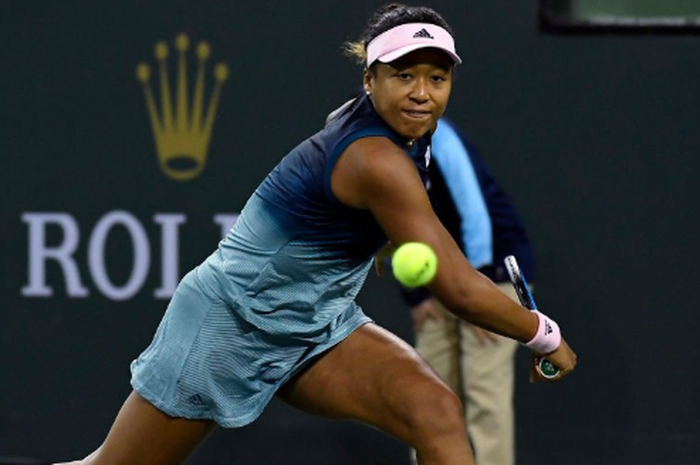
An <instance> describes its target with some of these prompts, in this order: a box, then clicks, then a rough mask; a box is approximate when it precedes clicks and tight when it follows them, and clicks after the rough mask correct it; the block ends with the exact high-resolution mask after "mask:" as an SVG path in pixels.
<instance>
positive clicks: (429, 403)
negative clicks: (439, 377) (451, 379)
mask: <svg viewBox="0 0 700 465" xmlns="http://www.w3.org/2000/svg"><path fill="white" fill-rule="evenodd" d="M413 397H414V398H413V401H412V404H411V405H410V406H409V410H408V413H409V420H408V422H409V428H410V431H411V435H412V436H416V437H434V436H442V435H444V434H454V433H455V432H461V431H463V430H464V429H465V425H464V407H463V405H462V402H461V401H460V399H459V397H457V395H456V394H455V393H454V392H452V391H451V390H450V389H449V388H448V387H447V386H445V385H444V384H442V383H430V384H428V385H426V386H422V387H420V388H418V389H416V392H415V395H414V396H413Z"/></svg>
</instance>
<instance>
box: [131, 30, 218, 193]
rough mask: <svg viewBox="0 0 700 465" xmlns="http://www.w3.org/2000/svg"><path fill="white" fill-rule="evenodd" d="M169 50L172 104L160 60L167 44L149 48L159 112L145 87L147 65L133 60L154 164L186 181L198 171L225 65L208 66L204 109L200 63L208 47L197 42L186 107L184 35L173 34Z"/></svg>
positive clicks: (163, 60)
mask: <svg viewBox="0 0 700 465" xmlns="http://www.w3.org/2000/svg"><path fill="white" fill-rule="evenodd" d="M175 48H176V50H177V55H178V58H177V80H176V83H175V96H174V97H175V98H174V102H173V95H172V93H171V91H170V80H169V77H168V66H167V63H166V60H167V58H168V53H169V50H168V45H167V44H166V43H165V42H164V41H160V42H158V43H157V44H156V46H155V57H156V59H157V60H158V73H159V75H160V101H161V112H160V114H159V113H158V108H157V107H156V100H155V98H154V96H153V90H152V89H151V83H150V77H151V68H150V67H149V66H148V65H147V64H146V63H141V64H139V65H138V66H137V68H136V77H137V78H138V80H139V81H141V83H142V84H143V90H144V93H145V95H146V106H147V107H148V116H149V118H150V120H151V127H152V129H153V137H154V139H155V142H156V150H157V151H158V161H159V163H160V168H161V169H162V170H163V172H164V173H165V174H166V175H168V176H169V177H170V178H172V179H174V180H177V181H187V180H190V179H193V178H195V177H196V176H198V175H199V174H200V173H201V172H202V170H203V169H204V165H205V163H206V159H207V151H208V150H209V141H210V138H211V134H212V129H213V126H214V118H215V116H216V110H217V107H218V104H219V100H220V98H221V88H222V86H223V83H224V81H226V79H227V78H228V68H227V66H226V65H225V64H223V63H219V64H217V65H216V67H215V68H214V79H215V85H214V90H213V92H212V94H211V98H210V100H209V106H208V107H207V108H206V109H205V102H204V101H205V96H204V83H205V75H206V72H205V64H206V61H207V60H208V59H209V57H210V56H211V47H210V46H209V44H208V43H206V42H204V41H201V42H199V44H197V49H196V54H197V59H198V62H197V70H196V79H195V84H194V89H193V95H192V98H191V106H190V97H189V96H188V79H187V77H188V73H187V51H188V50H189V48H190V40H189V38H188V37H187V35H185V34H178V36H177V37H176V38H175ZM205 110H206V111H205Z"/></svg>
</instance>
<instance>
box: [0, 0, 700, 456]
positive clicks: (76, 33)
mask: <svg viewBox="0 0 700 465" xmlns="http://www.w3.org/2000/svg"><path fill="white" fill-rule="evenodd" d="M380 4H381V3H380V2H374V1H369V0H368V1H354V2H349V1H328V0H314V1H311V0H309V1H306V2H284V1H268V0H264V1H263V0H260V1H255V2H242V1H226V2H224V1H209V2H184V1H168V2H165V1H149V2H143V1H139V2H136V1H121V2H92V1H85V0H75V1H65V2H49V1H38V0H34V1H26V2H25V1H9V2H4V3H3V5H2V7H0V41H1V43H2V52H0V102H1V103H2V111H0V148H1V153H2V157H3V161H4V163H3V169H2V170H0V182H1V185H2V186H3V194H2V202H0V215H1V216H0V232H1V237H2V241H1V242H0V247H1V249H0V253H1V254H2V260H1V261H0V263H1V265H0V266H1V267H2V268H1V269H2V278H1V279H0V314H1V316H2V319H1V321H0V456H3V455H15V456H31V457H37V458H39V459H44V460H56V459H67V458H77V457H81V456H83V455H85V454H86V453H88V452H89V451H90V450H92V448H94V447H96V446H98V445H99V442H100V441H101V440H102V438H103V437H104V435H105V434H106V432H107V431H108V428H109V426H110V424H111V421H112V419H113V417H114V414H115V413H116V411H117V409H118V408H119V406H120V405H121V402H122V401H123V399H124V398H125V396H126V395H127V394H128V392H129V390H130V387H129V384H128V380H129V370H128V368H129V363H130V361H131V360H132V359H133V358H134V357H136V356H137V355H138V354H139V353H140V351H141V350H143V349H144V348H145V347H146V345H147V344H148V343H149V341H150V338H151V336H152V334H153V331H154V330H155V327H156V325H157V323H158V321H159V319H160V317H161V315H162V312H163V310H164V308H165V305H166V304H167V297H168V295H169V292H171V291H172V287H173V286H174V283H175V282H176V281H177V279H178V278H179V277H180V276H182V274H183V273H184V272H186V271H187V270H189V269H190V268H191V267H192V266H194V265H196V264H197V263H199V262H200V261H201V260H202V259H203V258H205V257H206V256H207V255H208V254H209V253H211V252H212V251H213V250H214V248H215V247H216V244H217V242H218V240H219V238H220V237H221V234H222V229H223V228H225V227H226V225H228V224H230V222H231V221H233V220H234V219H235V214H236V213H237V212H239V211H240V209H241V208H242V206H243V204H244V202H245V200H246V198H247V197H248V195H249V194H250V193H251V192H252V190H253V189H254V188H255V187H256V186H257V184H258V183H259V182H260V181H261V179H262V178H263V176H264V175H265V174H266V173H267V171H268V170H269V169H271V168H272V167H273V166H274V165H275V164H276V163H277V161H278V160H279V159H280V158H281V157H282V156H283V155H284V154H285V153H286V152H287V151H288V150H289V149H291V148H292V147H293V146H294V145H296V144H297V143H298V142H300V141H301V140H302V139H303V138H304V137H306V136H308V135H310V134H312V133H313V132H315V131H316V130H318V129H319V128H320V126H321V125H322V123H323V121H324V118H325V116H326V114H327V113H328V112H329V111H331V110H332V109H334V108H335V107H336V106H338V105H339V104H340V103H342V102H343V101H344V100H345V99H346V98H347V97H348V96H350V95H351V94H352V93H354V92H355V91H357V90H358V89H359V86H360V84H361V69H360V68H359V67H358V66H356V65H354V64H353V63H352V62H350V61H349V60H348V59H346V58H344V57H343V56H342V54H341V50H340V47H341V45H342V43H343V42H344V41H346V40H348V39H354V38H355V37H356V36H357V35H358V34H359V31H360V29H361V28H362V27H363V25H364V21H365V18H366V17H367V16H368V14H369V13H370V12H371V11H373V10H374V9H375V8H376V7H377V6H379V5H380ZM431 6H433V7H434V8H436V9H437V10H438V11H440V12H441V13H443V14H444V16H445V17H446V18H447V19H448V21H449V22H450V23H451V24H452V26H453V27H454V29H455V31H456V35H457V43H458V47H459V51H460V54H461V55H462V57H463V58H464V64H463V65H462V66H461V67H460V68H459V70H458V76H457V80H456V83H455V88H454V93H453V98H452V100H451V103H450V107H449V109H448V114H449V115H450V116H451V117H452V118H453V119H454V120H455V121H456V122H457V123H458V124H459V125H460V126H461V127H462V128H463V129H465V130H466V131H467V132H468V133H469V134H470V135H471V136H472V137H473V139H474V140H475V142H476V143H477V145H478V146H479V148H480V149H481V151H482V153H483V155H484V156H485V158H486V159H487V162H488V163H489V165H490V167H491V168H492V170H493V172H494V173H495V174H496V175H497V177H498V178H499V179H500V181H501V183H502V184H503V186H504V187H505V188H506V190H507V191H509V193H510V194H511V196H512V197H513V199H514V200H515V202H516V204H517V205H518V206H519V208H520V210H521V212H522V215H523V217H524V219H525V220H526V223H527V224H528V226H529V231H530V236H531V238H532V240H533V242H534V244H535V248H536V251H537V254H538V257H539V265H540V266H539V277H538V280H537V288H538V301H539V304H540V306H541V307H542V308H543V309H544V310H545V311H546V312H547V313H549V314H551V315H552V316H553V317H555V318H556V319H557V320H559V321H560V323H561V325H562V327H563V328H564V329H565V335H566V337H567V339H568V340H569V341H570V342H571V344H572V346H573V347H574V348H575V349H576V350H577V351H578V353H579V355H580V365H579V370H578V371H577V372H576V373H575V374H574V375H573V376H571V377H570V378H569V379H567V380H566V381H565V382H562V383H559V384H557V385H530V384H529V383H528V382H527V365H528V358H527V354H526V353H525V351H523V350H521V352H520V353H519V356H518V372H519V378H518V386H517V411H518V416H517V426H518V456H519V461H518V463H520V464H535V463H553V464H611V465H612V464H614V465H619V464H627V463H629V464H632V463H635V464H636V463H664V464H667V465H681V464H690V463H696V461H697V457H699V456H700V440H699V439H698V438H700V420H699V418H700V417H699V416H698V414H699V413H700V408H699V407H700V406H699V403H698V394H697V393H698V392H700V381H699V376H700V375H699V374H698V366H700V344H699V343H698V340H697V335H698V333H700V324H699V323H698V321H699V319H698V318H697V317H696V314H697V313H698V302H700V295H699V289H700V286H698V284H697V283H696V282H695V281H696V279H694V278H695V277H696V274H697V272H696V270H695V268H696V265H695V261H696V259H697V257H698V256H700V250H699V246H698V237H699V233H700V228H699V227H698V215H699V214H700V201H699V200H698V197H699V195H698V194H699V188H698V181H697V179H698V174H699V173H700V161H699V160H700V153H699V150H700V131H699V130H698V129H699V125H700V93H699V92H698V79H699V77H700V61H698V58H697V57H698V50H699V46H700V39H698V38H697V37H692V36H664V37H657V36H652V35H641V36H630V35H626V36H611V35H608V36H556V35H545V34H542V33H540V32H538V29H537V6H536V4H535V2H506V1H503V0H498V1H493V2H463V1H456V0H453V1H447V0H444V1H434V2H431ZM181 33H184V34H186V35H187V37H188V39H189V44H188V45H189V47H188V48H187V49H186V50H185V51H184V52H183V56H184V57H185V60H186V63H185V68H186V69H187V73H188V74H187V82H188V85H187V89H186V93H187V96H188V99H189V101H190V107H189V108H188V112H190V114H192V113H197V112H199V111H201V117H197V118H195V119H196V120H197V121H200V122H201V128H202V129H206V128H207V119H206V116H207V112H208V111H212V112H213V113H215V119H214V120H213V125H211V127H210V129H211V133H210V134H208V135H207V131H203V132H202V133H197V132H195V131H194V130H193V129H192V128H184V127H180V126H178V121H180V116H178V112H177V94H178V87H177V83H178V82H182V75H181V74H178V56H179V55H178V53H179V52H178V49H177V44H176V37H177V36H178V34H181ZM181 40H183V39H181ZM159 41H165V43H166V44H167V49H168V56H167V58H165V61H164V63H165V66H166V67H167V72H168V75H169V83H170V84H169V85H170V91H171V100H172V102H171V103H172V105H173V107H172V108H171V110H170V112H168V113H169V114H171V115H172V130H171V131H170V132H168V131H167V130H166V129H163V128H161V130H160V132H157V134H158V137H159V138H160V139H159V141H160V142H159V144H158V145H157V144H156V137H155V135H154V134H156V133H154V128H153V126H152V120H151V117H150V116H149V112H148V109H147V91H146V90H145V89H150V90H151V92H152V96H153V99H154V104H155V108H156V111H157V112H159V114H160V115H162V113H163V103H162V100H161V81H160V79H161V78H160V71H159V64H158V60H157V59H156V57H155V55H154V52H155V50H154V49H155V48H156V44H157V43H158V42H159ZM202 41H205V42H207V43H208V50H206V49H207V47H206V46H204V50H202V49H201V48H200V52H199V53H203V54H204V56H208V59H207V60H206V61H205V62H204V64H203V65H202V66H200V65H198V58H197V50H198V47H199V44H200V42H202ZM180 45H181V46H184V45H187V44H184V43H181V44H180ZM161 48H162V47H161ZM207 51H208V52H209V53H206V52H207ZM161 52H163V50H161ZM140 64H146V65H147V66H148V69H149V70H150V79H149V80H148V85H147V86H144V84H143V83H142V82H141V81H139V79H138V78H137V67H138V66H139V65H140ZM219 64H222V65H225V68H222V67H218V68H217V66H218V65H219ZM200 67H201V69H204V70H205V73H206V74H205V80H204V85H203V86H202V91H203V96H204V97H203V99H202V100H201V102H200V103H201V104H199V105H196V104H194V103H193V101H196V99H195V98H194V97H193V95H194V94H195V93H196V91H195V89H196V88H197V84H196V79H197V72H198V70H199V69H200ZM144 69H145V68H144ZM217 69H218V70H219V71H216V70H217ZM142 73H145V71H143V70H142ZM217 73H218V77H219V78H220V79H223V78H225V80H223V81H222V82H221V83H220V87H219V90H220V93H219V94H217V93H216V92H218V91H215V89H216V87H217V85H216V79H215V77H216V76H217ZM141 77H145V75H144V74H142V75H141ZM212 104H216V108H215V109H211V110H210V108H211V105H212ZM214 110H215V111H214ZM180 146H182V147H188V152H187V153H184V154H179V155H184V158H181V159H177V160H173V159H170V158H168V162H169V164H168V165H167V166H168V167H169V169H170V170H169V171H166V170H164V169H163V167H162V166H161V164H160V163H159V154H160V156H161V157H170V156H172V155H178V154H177V153H172V152H171V151H168V147H180ZM158 147H160V149H161V150H160V151H159V150H158ZM205 155H206V158H205ZM197 167H199V168H201V171H199V172H193V171H191V170H193V169H195V168H197ZM173 171H176V172H177V173H180V174H179V175H178V174H173ZM183 173H184V174H183ZM174 176H180V177H183V176H191V177H192V178H191V179H189V180H177V179H174ZM360 300H361V304H362V305H363V307H364V308H365V310H366V311H367V313H369V314H370V315H371V316H372V317H374V318H375V319H376V320H377V321H378V322H380V323H381V324H383V325H384V326H386V327H388V328H390V329H391V330H393V331H395V332H396V333H397V334H399V335H400V336H402V337H404V338H406V339H408V340H411V339H412V335H411V330H410V324H409V321H408V314H407V311H406V309H405V307H404V306H403V305H402V304H401V302H400V301H399V299H398V296H397V292H396V286H395V284H394V282H393V281H392V280H391V279H390V278H385V279H379V278H376V277H374V276H372V277H371V278H370V280H369V282H368V284H367V286H366V289H365V290H364V291H363V292H362V294H361V299H360ZM282 461H284V462H287V463H337V464H358V463H365V464H374V463H376V464H379V463H382V464H388V463H396V464H401V463H407V455H406V449H405V447H404V446H403V445H402V444H399V443H398V442H396V441H394V440H393V439H391V438H388V437H386V436H384V435H382V434H380V433H378V432H376V431H374V430H371V429H368V428H365V427H362V426H360V425H357V424H355V423H352V422H332V421H328V420H323V419H317V418H313V417H311V416H308V415H305V414H302V413H299V412H297V411H294V410H292V409H291V408H289V407H287V406H285V405H283V404H281V403H279V402H277V401H275V402H273V404H272V405H271V407H270V408H269V409H268V410H267V411H266V412H265V413H264V414H263V416H262V417H261V418H260V420H259V421H258V422H256V423H255V424H253V425H251V426H249V427H246V428H242V429H240V430H228V431H227V430H218V431H217V432H215V433H214V434H213V435H212V436H211V437H210V438H209V439H208V440H207V441H206V442H205V443H204V444H203V445H202V447H201V448H200V449H198V451H197V452H196V453H195V454H194V455H193V456H192V458H191V459H190V460H189V463H191V464H208V465H209V464H218V463H222V464H223V463H237V464H241V465H243V464H254V463H255V464H259V463H275V462H282Z"/></svg>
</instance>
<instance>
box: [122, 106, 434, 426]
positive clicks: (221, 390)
mask: <svg viewBox="0 0 700 465" xmlns="http://www.w3.org/2000/svg"><path fill="white" fill-rule="evenodd" d="M371 136H385V137H388V138H389V139H391V140H393V141H394V142H395V143H396V144H397V145H400V146H402V147H404V145H403V144H402V142H401V139H400V138H399V137H398V135H397V134H396V133H394V132H393V131H392V130H391V129H390V128H389V127H388V126H387V125H386V124H385V123H384V122H383V120H382V119H381V118H380V117H379V116H378V115H377V114H376V112H375V111H374V108H373V106H372V103H371V102H370V100H369V99H368V98H367V97H366V96H362V97H359V98H357V99H356V100H354V101H353V102H352V103H351V104H349V105H347V106H346V107H345V108H343V110H341V111H340V112H339V114H337V115H336V116H335V117H334V118H333V119H332V120H331V121H330V122H328V123H327V124H326V126H325V127H324V129H322V130H321V131H320V132H318V133H317V134H315V135H314V136H312V137H310V138H309V139H307V140H305V141H304V142H302V143H301V144H300V145H299V146H297V147H296V148H295V149H293V150H292V151H291V152H290V153H289V154H288V155H287V156H286V157H284V158H283V159H282V160H281V161H280V163H279V164H278V165H277V167H275V168H274V169H273V170H272V172H270V174H269V175H268V176H267V177H266V178H265V180H264V181H263V182H262V183H261V184H260V186H259V187H258V188H257V189H256V191H255V192H254V194H253V195H252V196H251V197H250V199H249V200H248V202H247V203H246V205H245V207H244V208H243V211H242V212H241V215H240V217H239V218H238V221H237V222H236V224H235V225H234V226H233V228H232V229H231V231H230V232H229V233H228V234H227V236H226V237H225V238H224V239H223V240H222V241H221V242H220V244H219V247H218V248H217V250H216V251H215V252H214V253H213V254H212V255H210V256H209V257H208V258H207V259H206V260H205V261H204V262H203V263H202V264H201V265H199V266H198V267H196V268H195V269H194V270H192V271H190V272H189V273H188V274H187V275H186V276H185V277H184V278H183V279H182V281H181V282H180V284H179V286H178V288H177V289H176V291H175V294H174V295H173V298H172V300H171V301H170V304H169V305H168V308H167V310H166V312H165V315H164V316H163V319H162V321H161V323H160V325H159V326H158V329H157V330H156V334H155V336H154V338H153V341H152V343H151V344H150V346H149V347H148V348H147V349H146V350H145V351H144V352H143V353H142V354H141V355H140V356H139V358H138V359H136V360H135V361H134V362H133V363H132V364H131V372H132V380H131V384H132V386H133V388H134V389H135V390H136V391H137V392H138V393H139V394H140V395H141V396H142V397H144V398H145V399H147V400H148V401H149V402H151V403H152V404H153V405H155V406H156V407H157V408H158V409H160V410H161V411H163V412H165V413H166V414H168V415H171V416H173V417H182V418H190V419H209V420H214V421H216V422H217V423H218V424H220V425H221V426H224V427H228V428H234V427H238V426H243V425H246V424H248V423H250V422H252V421H253V420H255V419H256V418H257V417H258V416H259V415H260V413H261V412H262V410H263V409H264V408H265V406H266V405H267V403H268V402H269V401H270V399H271V398H272V396H273V395H274V394H275V392H276V391H277V389H278V388H279V387H280V386H281V385H282V384H284V383H285V382H286V381H287V380H289V379H290V378H291V377H292V376H294V374H296V373H298V372H299V370H301V369H302V368H303V367H304V365H305V364H306V363H307V362H308V361H309V360H311V359H312V358H314V357H315V356H317V355H319V354H321V353H323V352H325V351H327V350H329V349H330V348H332V347H333V346H335V345H336V344H338V343H339V342H341V341H342V340H343V339H345V338H346V337H347V336H348V335H350V334H351V333H352V332H353V331H354V330H355V329H357V328H358V327H360V326H362V325H363V324H365V323H367V322H369V321H371V320H370V318H369V317H367V316H366V315H365V314H364V313H363V312H362V309H360V307H358V306H357V305H356V304H355V297H356V296H357V294H358V292H359V291H360V288H361V287H362V285H363V283H364V281H365V278H366V277H367V273H368V271H369V270H370V268H371V267H372V263H373V257H374V255H375V254H376V252H377V251H378V250H379V249H380V248H381V247H382V246H383V245H384V244H385V243H386V236H385V235H384V233H383V232H382V230H381V229H380V227H379V225H378V224H377V223H376V221H375V220H374V218H373V217H372V215H371V214H370V213H369V212H367V211H363V210H357V209H352V208H348V207H346V206H344V205H343V204H341V203H340V202H339V201H338V200H337V199H336V198H335V196H334V195H333V193H332V192H331V187H330V180H331V172H332V170H333V167H334V166H335V163H336V162H337V160H338V157H339V156H340V154H341V153H342V152H343V151H344V150H345V148H346V147H347V146H348V145H349V144H350V143H352V142H353V141H355V140H357V139H360V138H363V137H371ZM427 143H428V141H427V139H426V140H422V141H419V143H416V144H413V148H411V149H410V150H409V149H407V148H406V149H405V150H406V154H407V156H410V157H411V158H413V160H414V161H415V163H416V166H417V167H418V168H419V169H420V170H424V168H425V165H426V157H425V153H426V149H427Z"/></svg>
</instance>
